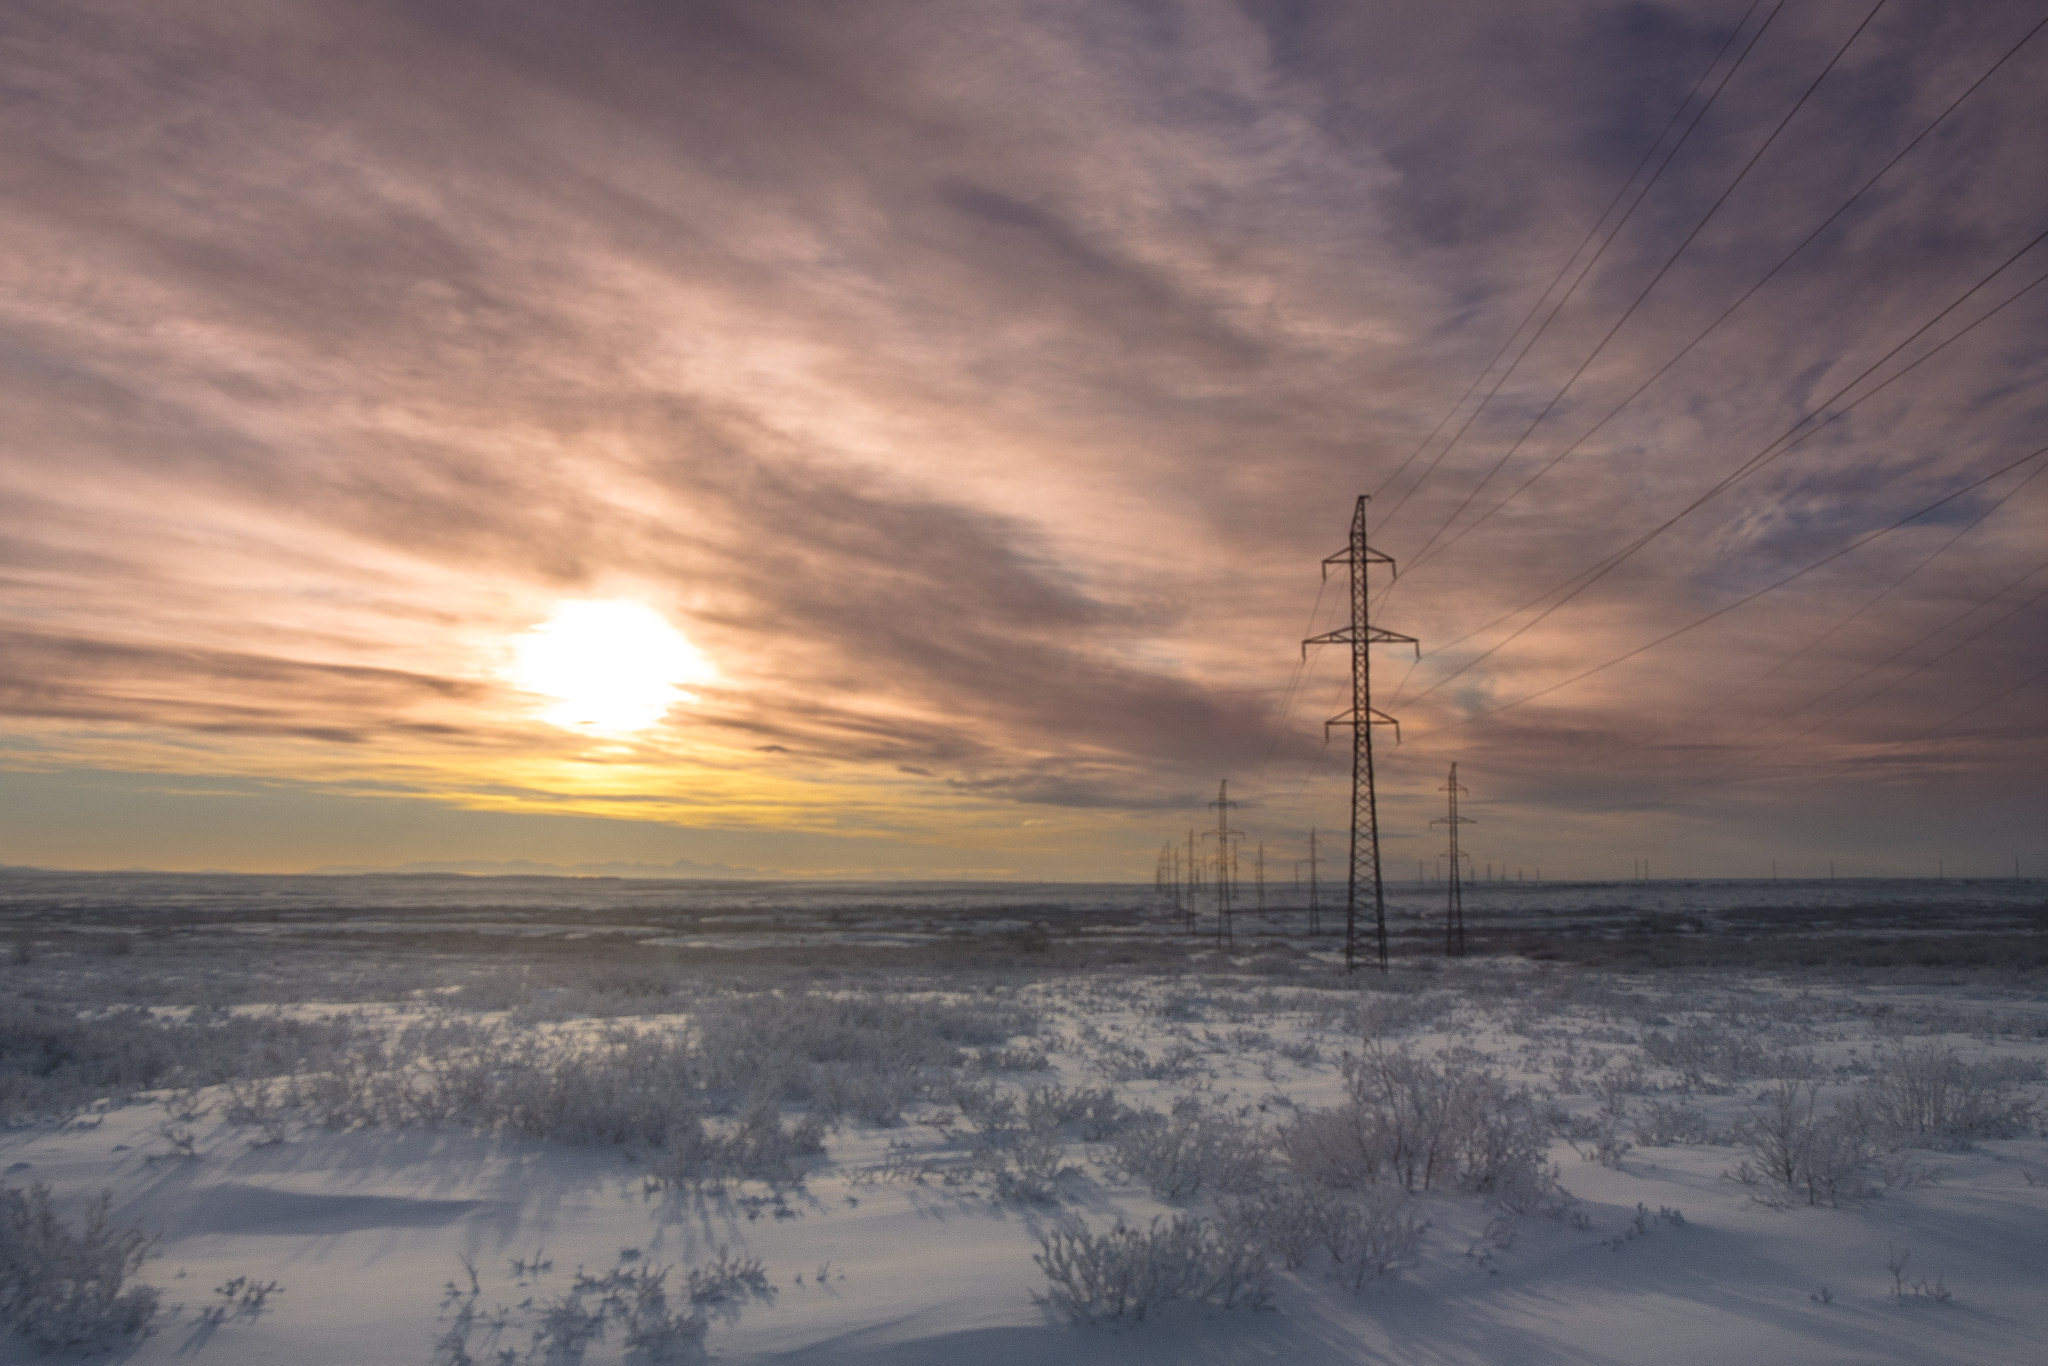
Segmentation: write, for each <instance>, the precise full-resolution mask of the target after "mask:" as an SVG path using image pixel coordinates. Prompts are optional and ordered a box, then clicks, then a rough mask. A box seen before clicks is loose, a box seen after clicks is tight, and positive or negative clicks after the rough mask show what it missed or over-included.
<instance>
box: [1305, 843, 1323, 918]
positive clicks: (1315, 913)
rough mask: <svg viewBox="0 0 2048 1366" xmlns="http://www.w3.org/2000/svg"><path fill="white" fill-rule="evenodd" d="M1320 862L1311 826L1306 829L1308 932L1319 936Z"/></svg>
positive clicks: (1321, 905)
mask: <svg viewBox="0 0 2048 1366" xmlns="http://www.w3.org/2000/svg"><path fill="white" fill-rule="evenodd" d="M1322 861H1323V860H1322V858H1321V857H1320V856H1319V855H1317V853H1316V828H1315V827H1314V826H1313V825H1311V826H1310V827H1309V828H1308V932H1309V933H1310V934H1321V933H1322V932H1323V898H1322V894H1321V889H1320V886H1319V884H1318V883H1317V881H1316V865H1317V864H1319V863H1321V862H1322Z"/></svg>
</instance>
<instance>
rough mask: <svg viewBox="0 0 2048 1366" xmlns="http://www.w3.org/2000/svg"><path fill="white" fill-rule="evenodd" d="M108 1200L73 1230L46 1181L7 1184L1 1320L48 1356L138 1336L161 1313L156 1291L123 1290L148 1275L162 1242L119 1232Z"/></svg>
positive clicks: (0, 1257)
mask: <svg viewBox="0 0 2048 1366" xmlns="http://www.w3.org/2000/svg"><path fill="white" fill-rule="evenodd" d="M111 1201H112V1196H111V1195H107V1194H103V1195H101V1196H100V1198H99V1199H98V1200H97V1201H95V1202H94V1203H93V1204H92V1205H91V1206H90V1207H89V1208H88V1209H87V1210H86V1212H85V1222H84V1224H83V1225H82V1226H81V1227H79V1228H78V1229H76V1230H74V1229H73V1228H72V1227H71V1226H70V1225H68V1224H66V1223H65V1222H64V1220H62V1219H60V1218H59V1217H58V1215H57V1212H56V1210H55V1209H54V1208H53V1207H52V1205H51V1203H50V1191H49V1188H48V1187H47V1186H44V1185H42V1184H40V1183H38V1184H35V1185H31V1186H30V1187H29V1188H28V1189H27V1190H19V1189H16V1188H15V1187H13V1186H0V1319H4V1320H5V1321H6V1323H7V1325H8V1327H10V1328H12V1329H13V1330H14V1331H15V1332H17V1333H20V1334H22V1335H23V1336H25V1337H27V1338H28V1339H29V1341H31V1342H33V1343H34V1344H35V1345H36V1346H37V1347H39V1348H43V1349H45V1350H51V1349H57V1348H80V1347H91V1346H96V1345H101V1344H105V1343H107V1342H110V1341H112V1340H114V1339H117V1338H122V1337H132V1336H134V1335H135V1334H137V1333H140V1332H142V1331H143V1329H144V1328H146V1327H147V1326H148V1324H149V1321H150V1319H151V1317H152V1316H154V1315H155V1313H156V1305H157V1292H156V1291H155V1290H152V1289H150V1288H149V1287H147V1286H129V1287H127V1288H125V1289H124V1288H123V1287H124V1285H125V1284H126V1282H127V1280H128V1278H129V1277H130V1276H133V1275H134V1274H135V1273H136V1272H137V1271H139V1270H141V1268H142V1263H143V1259H144V1258H146V1257H147V1256H148V1255H149V1250H150V1247H151V1246H152V1245H153V1244H154V1243H155V1241H156V1240H155V1239H154V1238H153V1237H151V1236H150V1235H149V1234H146V1233H143V1232H142V1231H141V1230H139V1229H132V1228H127V1229H124V1228H116V1227H114V1225H113V1223H112V1221H111V1220H110V1219H109V1217H108V1213H107V1211H108V1207H109V1205H110V1203H111Z"/></svg>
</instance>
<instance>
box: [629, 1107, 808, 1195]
mask: <svg viewBox="0 0 2048 1366" xmlns="http://www.w3.org/2000/svg"><path fill="white" fill-rule="evenodd" d="M824 1151H825V1126H824V1124H823V1122H822V1121H820V1120H819V1119H818V1117H817V1116H815V1115H806V1116H804V1117H803V1118H802V1119H799V1120H797V1121H796V1122H794V1123H786V1122H785V1121H784V1120H783V1118H782V1113H781V1111H780V1110H779V1109H778V1108H777V1106H776V1104H775V1102H774V1101H773V1100H771V1099H769V1098H768V1097H766V1096H761V1097H759V1098H757V1099H756V1100H755V1101H754V1103H753V1104H751V1105H749V1106H748V1107H747V1109H746V1110H745V1111H744V1112H743V1113H742V1114H741V1116H740V1118H739V1122H738V1123H737V1124H734V1125H733V1126H731V1128H730V1129H729V1130H728V1131H727V1132H724V1133H713V1132H711V1131H709V1130H708V1129H707V1128H706V1127H705V1125H704V1123H703V1121H702V1120H698V1119H694V1118H691V1119H686V1120H683V1121H681V1122H679V1123H678V1124H677V1126H676V1127H675V1128H674V1129H672V1130H671V1131H670V1132H669V1133H668V1134H667V1135H665V1136H664V1138H663V1140H662V1142H661V1144H660V1145H659V1150H658V1152H657V1153H656V1154H655V1156H654V1157H653V1159H652V1167H653V1171H654V1174H655V1176H656V1177H657V1178H658V1179H661V1180H664V1181H668V1182H672V1183H675V1184H678V1185H688V1184H695V1183H699V1182H705V1181H717V1180H719V1179H721V1178H725V1177H740V1178H746V1179H750V1180H755V1181H776V1182H783V1181H795V1180H797V1179H799V1178H800V1177H801V1176H802V1174H803V1171H804V1168H805V1167H806V1166H807V1165H808V1163H809V1160H810V1159H811V1158H813V1157H816V1156H817V1155H818V1154H820V1153H822V1152H824Z"/></svg>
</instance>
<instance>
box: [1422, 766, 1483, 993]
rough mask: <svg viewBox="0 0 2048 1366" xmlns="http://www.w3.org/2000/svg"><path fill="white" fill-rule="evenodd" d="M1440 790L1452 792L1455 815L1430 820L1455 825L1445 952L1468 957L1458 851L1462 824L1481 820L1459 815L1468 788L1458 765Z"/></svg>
mask: <svg viewBox="0 0 2048 1366" xmlns="http://www.w3.org/2000/svg"><path fill="white" fill-rule="evenodd" d="M1437 791H1439V792H1448V793H1450V794H1451V814H1450V815H1448V816H1439V817H1438V818H1437V819H1435V820H1433V821H1431V822H1430V824H1431V825H1447V826H1449V827H1450V828H1451V847H1450V850H1449V851H1448V852H1447V853H1446V855H1445V857H1446V858H1448V859H1450V861H1451V876H1450V880H1449V882H1448V883H1446V884H1445V895H1446V897H1447V898H1448V899H1447V900H1446V902H1445V904H1444V955H1445V956H1446V957H1448V958H1463V957H1464V956H1465V881H1464V879H1465V864H1464V858H1465V856H1464V855H1463V854H1461V853H1460V852H1459V851H1458V827H1459V826H1461V825H1477V824H1478V823H1479V822H1477V821H1475V820H1473V819H1472V818H1471V817H1470V816H1461V815H1459V814H1458V794H1459V793H1460V792H1463V791H1465V787H1464V785H1463V784H1462V783H1460V782H1459V781H1458V766H1457V765H1456V764H1452V765H1451V781H1450V782H1449V784H1447V785H1446V786H1444V787H1440V788H1438V789H1437Z"/></svg>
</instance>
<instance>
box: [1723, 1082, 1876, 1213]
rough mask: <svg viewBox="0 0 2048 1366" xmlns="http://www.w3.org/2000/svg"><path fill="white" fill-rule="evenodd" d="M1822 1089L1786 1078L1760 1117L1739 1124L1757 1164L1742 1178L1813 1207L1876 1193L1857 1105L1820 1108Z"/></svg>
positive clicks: (1767, 1095)
mask: <svg viewBox="0 0 2048 1366" xmlns="http://www.w3.org/2000/svg"><path fill="white" fill-rule="evenodd" d="M1818 1091H1819V1087H1818V1086H1817V1085H1815V1084H1813V1083H1807V1084H1806V1085H1803V1086H1802V1085H1801V1084H1799V1083H1798V1082H1795V1081H1789V1080H1788V1081H1781V1082H1778V1083H1777V1084H1776V1085H1774V1086H1772V1087H1771V1088H1770V1089H1768V1090H1767V1091H1765V1092H1764V1094H1763V1096H1762V1097H1761V1104H1760V1107H1759V1109H1758V1111H1757V1113H1756V1115H1755V1116H1754V1117H1753V1118H1751V1119H1748V1120H1745V1121H1744V1122H1742V1123H1741V1124H1738V1125H1736V1127H1735V1132H1736V1134H1737V1135H1738V1136H1739V1137H1740V1138H1741V1139H1742V1141H1743V1142H1745V1143H1746V1144H1747V1145H1748V1146H1749V1150H1750V1155H1751V1157H1752V1158H1753V1159H1754V1163H1755V1165H1754V1166H1752V1165H1751V1163H1749V1162H1745V1163H1743V1164H1742V1167H1741V1168H1739V1169H1738V1170H1737V1173H1736V1174H1737V1176H1739V1177H1742V1178H1744V1179H1746V1180H1752V1181H1753V1180H1756V1179H1758V1178H1761V1179H1762V1180H1765V1181H1768V1182H1769V1183H1770V1184H1772V1185H1774V1186H1776V1187H1778V1189H1779V1190H1781V1191H1783V1192H1784V1193H1785V1194H1786V1195H1787V1196H1789V1197H1791V1198H1793V1199H1800V1198H1803V1199H1804V1200H1805V1201H1806V1203H1807V1204H1809V1205H1839V1204H1841V1203H1842V1202H1843V1201H1844V1200H1850V1199H1857V1198H1860V1197H1863V1196H1867V1195H1869V1194H1871V1193H1872V1188H1871V1186H1870V1183H1869V1181H1868V1180H1867V1179H1866V1177H1867V1173H1868V1171H1869V1168H1870V1162H1871V1158H1872V1157H1873V1156H1874V1153H1873V1151H1872V1148H1871V1143H1870V1139H1869V1135H1868V1132H1867V1130H1866V1129H1865V1128H1864V1126H1863V1125H1862V1124H1861V1123H1859V1122H1858V1118H1859V1117H1858V1115H1857V1113H1856V1112H1855V1111H1854V1110H1853V1109H1847V1110H1845V1109H1844V1108H1842V1107H1839V1106H1838V1107H1836V1110H1835V1112H1834V1113H1832V1114H1828V1115H1822V1114H1820V1113H1819V1112H1818V1108H1817V1101H1818Z"/></svg>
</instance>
